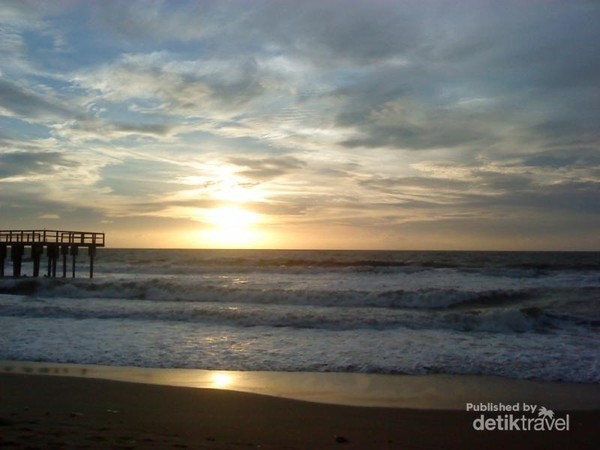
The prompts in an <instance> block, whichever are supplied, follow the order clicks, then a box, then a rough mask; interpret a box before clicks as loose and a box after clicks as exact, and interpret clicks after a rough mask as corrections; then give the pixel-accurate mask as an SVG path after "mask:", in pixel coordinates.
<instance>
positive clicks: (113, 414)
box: [0, 374, 600, 450]
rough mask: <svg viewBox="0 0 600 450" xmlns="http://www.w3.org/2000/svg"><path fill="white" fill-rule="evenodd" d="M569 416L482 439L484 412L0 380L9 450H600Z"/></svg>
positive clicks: (580, 417)
mask: <svg viewBox="0 0 600 450" xmlns="http://www.w3.org/2000/svg"><path fill="white" fill-rule="evenodd" d="M555 413H556V414H557V416H559V415H563V414H564V412H559V411H555ZM569 414H570V428H571V430H570V431H568V432H566V431H562V432H560V431H552V432H548V431H545V432H533V431H530V432H523V431H521V432H506V431H494V432H489V431H488V432H485V431H481V432H477V431H474V430H473V427H472V423H473V420H474V419H475V418H476V417H477V416H478V415H479V413H473V412H466V411H453V410H431V409H400V408H381V407H355V406H342V405H328V404H319V403H310V402H303V401H297V400H288V399H282V398H275V397H270V396H264V395H257V394H251V393H241V392H234V391H226V390H218V389H199V388H184V387H172V386H159V385H151V384H140V383H125V382H117V381H108V380H98V379H90V378H73V377H55V376H44V375H23V374H0V448H3V449H4V448H6V449H53V448H54V449H146V448H148V449H183V448H188V449H194V448H198V449H250V448H261V449H302V450H308V449H338V448H339V449H471V448H473V449H475V448H476V449H503V450H504V449H567V448H568V449H596V448H600V447H599V446H600V427H599V425H600V411H598V410H586V411H570V412H569Z"/></svg>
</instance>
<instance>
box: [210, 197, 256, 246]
mask: <svg viewBox="0 0 600 450" xmlns="http://www.w3.org/2000/svg"><path fill="white" fill-rule="evenodd" d="M202 219H203V220H202V221H203V222H205V223H207V224H208V225H209V226H208V228H206V229H205V230H203V231H202V232H201V233H200V240H201V241H202V245H203V246H207V247H212V248H256V247H259V246H261V245H263V244H264V241H265V239H266V236H265V235H264V233H263V232H261V230H260V229H259V224H260V222H261V215H260V214H257V213H255V212H253V211H249V210H247V209H243V208H241V207H239V206H232V205H228V206H221V207H218V208H213V209H208V210H205V211H204V212H203V215H202Z"/></svg>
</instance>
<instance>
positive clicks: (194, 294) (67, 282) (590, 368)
mask: <svg viewBox="0 0 600 450" xmlns="http://www.w3.org/2000/svg"><path fill="white" fill-rule="evenodd" d="M80 260H81V261H80V262H79V263H78V264H79V265H80V267H79V270H80V272H79V273H78V278H75V279H71V278H67V279H62V278H57V279H51V278H44V277H40V278H32V277H23V278H19V279H13V278H9V277H6V278H2V279H0V330H1V332H0V359H2V360H16V361H43V362H55V363H78V364H101V365H111V366H134V367H153V368H197V369H215V370H252V371H291V372H299V371H302V372H315V371H316V372H360V373H382V374H430V373H442V374H481V375H496V376H502V377H509V378H519V379H534V380H546V381H569V382H581V383H598V382H600V351H599V349H600V253H598V252H577V253H570V252H435V251H431V252H417V251H390V252H384V251H292V250H150V249H131V250H129V249H99V250H98V256H97V258H96V262H95V278H94V279H88V278H86V270H87V268H86V266H85V261H84V260H85V258H84V257H82V258H80ZM29 266H30V263H27V262H26V263H25V264H24V269H23V271H24V272H25V273H27V272H29V273H31V270H30V267H29ZM59 272H60V271H59ZM6 273H7V274H10V273H11V268H10V266H9V265H7V267H6Z"/></svg>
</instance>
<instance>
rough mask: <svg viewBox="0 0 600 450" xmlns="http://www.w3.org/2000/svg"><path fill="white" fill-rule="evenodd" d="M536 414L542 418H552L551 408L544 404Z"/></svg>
mask: <svg viewBox="0 0 600 450" xmlns="http://www.w3.org/2000/svg"><path fill="white" fill-rule="evenodd" d="M538 416H539V417H542V418H544V419H552V418H554V411H552V410H551V409H547V408H546V407H545V406H540V410H539V411H538Z"/></svg>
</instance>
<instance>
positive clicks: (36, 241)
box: [0, 230, 105, 278]
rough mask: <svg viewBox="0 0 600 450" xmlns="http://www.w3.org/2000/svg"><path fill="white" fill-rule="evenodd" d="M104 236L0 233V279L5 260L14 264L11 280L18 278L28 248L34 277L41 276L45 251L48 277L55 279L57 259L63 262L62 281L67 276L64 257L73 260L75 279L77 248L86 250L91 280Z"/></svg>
mask: <svg viewBox="0 0 600 450" xmlns="http://www.w3.org/2000/svg"><path fill="white" fill-rule="evenodd" d="M104 245H105V235H104V233H97V232H93V231H64V230H0V277H3V276H4V260H5V259H6V257H7V256H8V250H9V248H10V257H11V260H12V263H13V276H14V277H19V276H21V267H22V262H23V256H24V254H25V248H26V247H30V248H31V259H32V261H33V276H34V277H37V276H39V273H40V258H41V256H42V254H43V253H44V249H45V250H46V255H47V256H48V276H49V277H56V263H57V260H58V257H59V255H62V257H63V258H62V259H63V277H66V276H67V255H71V258H72V276H73V277H75V263H76V259H77V255H78V253H79V248H80V247H83V248H87V249H88V256H89V258H90V278H93V277H94V257H95V256H96V248H98V247H104Z"/></svg>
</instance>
